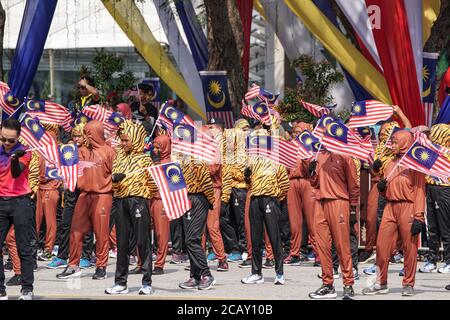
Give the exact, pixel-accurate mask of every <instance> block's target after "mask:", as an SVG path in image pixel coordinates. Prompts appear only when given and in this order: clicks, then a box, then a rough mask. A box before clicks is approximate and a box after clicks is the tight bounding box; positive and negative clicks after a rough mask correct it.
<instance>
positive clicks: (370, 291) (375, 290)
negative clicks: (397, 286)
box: [362, 283, 389, 296]
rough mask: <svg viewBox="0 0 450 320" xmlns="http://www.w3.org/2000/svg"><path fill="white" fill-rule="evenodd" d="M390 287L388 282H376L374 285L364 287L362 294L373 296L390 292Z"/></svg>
mask: <svg viewBox="0 0 450 320" xmlns="http://www.w3.org/2000/svg"><path fill="white" fill-rule="evenodd" d="M388 292H389V288H388V286H387V285H386V284H384V285H379V284H378V283H376V284H374V285H373V286H370V287H367V288H364V289H363V290H362V294H363V295H366V296H373V295H376V294H388Z"/></svg>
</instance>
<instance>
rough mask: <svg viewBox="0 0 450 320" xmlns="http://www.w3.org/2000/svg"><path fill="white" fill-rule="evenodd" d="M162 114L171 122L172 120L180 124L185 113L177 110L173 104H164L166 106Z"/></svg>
mask: <svg viewBox="0 0 450 320" xmlns="http://www.w3.org/2000/svg"><path fill="white" fill-rule="evenodd" d="M161 114H162V115H163V116H164V117H166V118H167V119H168V120H169V121H170V122H172V123H173V124H174V125H176V124H179V123H180V122H181V121H183V118H184V113H183V112H181V111H180V110H177V109H176V108H174V107H173V106H170V105H168V104H166V105H164V107H163V108H162V110H161Z"/></svg>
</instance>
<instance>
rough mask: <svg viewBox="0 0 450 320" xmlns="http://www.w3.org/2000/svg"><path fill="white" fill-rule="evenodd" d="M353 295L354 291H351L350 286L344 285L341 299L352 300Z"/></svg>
mask: <svg viewBox="0 0 450 320" xmlns="http://www.w3.org/2000/svg"><path fill="white" fill-rule="evenodd" d="M354 296H355V291H353V287H352V286H345V287H344V293H343V294H342V300H353V297H354Z"/></svg>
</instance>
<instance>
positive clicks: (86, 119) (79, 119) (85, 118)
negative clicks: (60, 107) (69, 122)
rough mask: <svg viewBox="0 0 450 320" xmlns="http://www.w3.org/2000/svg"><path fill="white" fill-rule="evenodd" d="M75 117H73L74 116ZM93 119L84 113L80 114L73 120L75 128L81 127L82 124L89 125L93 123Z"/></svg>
mask: <svg viewBox="0 0 450 320" xmlns="http://www.w3.org/2000/svg"><path fill="white" fill-rule="evenodd" d="M72 116H73V115H72ZM91 120H92V119H91V118H90V117H88V116H87V115H85V114H84V113H82V112H79V113H78V115H77V117H76V118H75V119H74V120H73V126H74V127H75V126H76V125H79V124H81V123H84V124H86V123H88V122H89V121H91Z"/></svg>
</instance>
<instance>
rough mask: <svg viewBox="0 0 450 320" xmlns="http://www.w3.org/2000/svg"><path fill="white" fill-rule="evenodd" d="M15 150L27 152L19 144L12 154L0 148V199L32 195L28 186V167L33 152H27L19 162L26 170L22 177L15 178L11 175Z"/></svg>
mask: <svg viewBox="0 0 450 320" xmlns="http://www.w3.org/2000/svg"><path fill="white" fill-rule="evenodd" d="M15 150H25V147H24V146H23V145H22V144H20V143H17V144H16V145H15V146H14V147H13V148H12V150H11V151H10V152H6V151H5V149H4V147H3V146H1V147H0V197H18V196H23V195H25V194H27V193H31V189H30V185H29V184H28V173H29V171H30V170H29V169H28V166H29V165H30V161H31V152H27V153H26V154H25V155H24V156H23V157H21V158H19V161H20V162H21V163H23V165H24V166H25V169H24V170H23V171H22V173H21V174H20V176H18V177H17V178H13V177H12V175H11V154H12V152H13V151H15Z"/></svg>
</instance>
